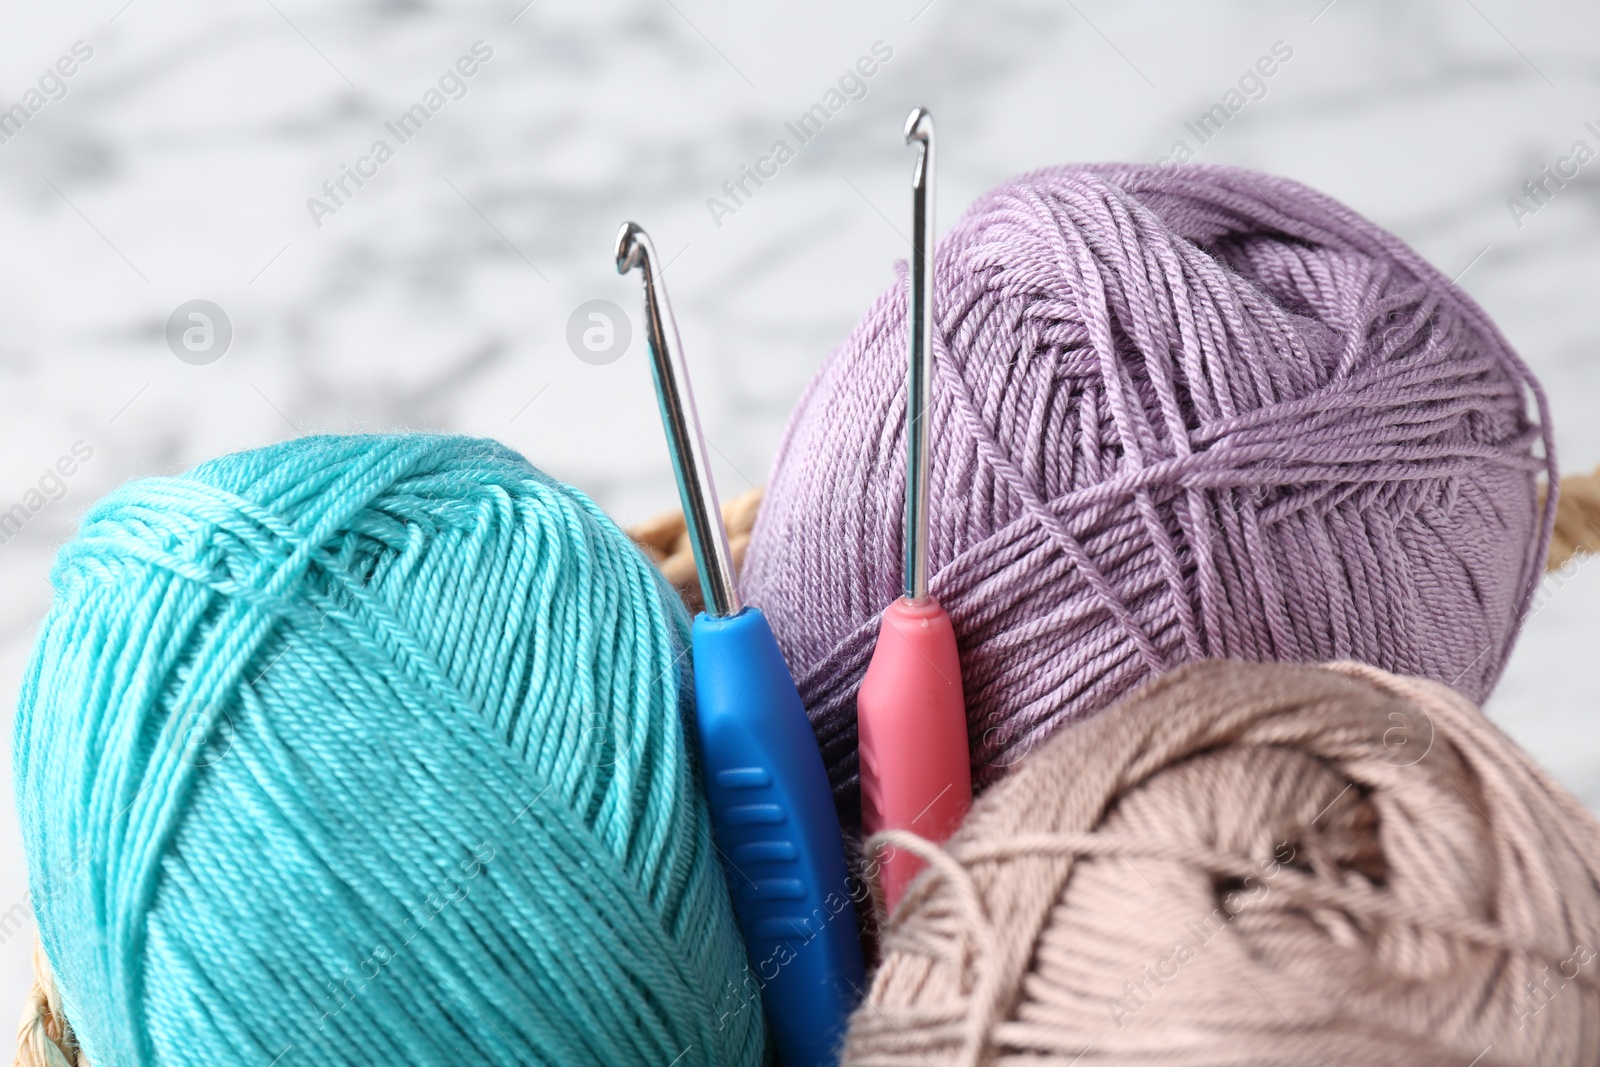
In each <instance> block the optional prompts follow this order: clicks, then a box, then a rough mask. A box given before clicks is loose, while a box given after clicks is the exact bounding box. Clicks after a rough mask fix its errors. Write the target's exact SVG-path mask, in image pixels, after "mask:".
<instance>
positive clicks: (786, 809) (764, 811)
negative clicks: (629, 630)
mask: <svg viewBox="0 0 1600 1067" xmlns="http://www.w3.org/2000/svg"><path fill="white" fill-rule="evenodd" d="M659 262H660V261H659V260H658V259H657V258H656V254H655V247H654V246H653V245H652V244H651V242H650V237H649V235H647V234H646V233H645V232H644V230H642V229H641V228H640V227H639V226H638V225H636V224H634V223H631V222H630V223H627V224H626V225H624V226H623V227H622V231H621V232H620V233H619V234H618V235H617V272H618V273H619V274H626V273H627V272H628V271H630V270H632V269H633V268H634V267H638V268H639V269H640V270H641V271H642V272H643V274H644V305H645V337H646V340H647V341H648V343H649V348H650V365H651V370H652V372H653V374H654V377H655V385H656V398H657V400H658V401H659V402H660V405H661V422H662V425H663V427H664V428H665V430H666V435H667V447H668V451H669V452H670V453H671V455H672V468H673V473H674V474H675V475H676V476H677V480H678V494H679V496H680V497H681V498H682V501H683V517H684V521H685V523H686V525H687V527H688V534H689V542H690V544H691V545H692V546H693V548H694V559H695V566H696V568H697V569H698V571H699V575H700V587H701V590H702V592H703V593H704V594H705V603H706V610H705V611H704V612H702V613H701V614H699V615H697V616H695V620H694V629H693V636H692V645H693V652H694V689H695V723H696V728H697V732H698V734H699V741H700V755H701V763H702V774H703V775H704V777H705V787H706V794H707V797H708V799H709V801H710V807H711V822H712V828H713V830H714V832H715V834H716V844H717V848H718V850H719V851H720V852H721V853H722V863H723V870H724V872H725V873H726V875H727V878H728V890H729V893H730V895H731V896H732V897H733V906H734V911H735V913H736V914H737V916H738V919H739V927H740V929H741V931H742V932H743V934H744V942H745V948H746V950H747V952H748V953H749V957H750V968H751V970H752V971H753V972H754V973H755V976H756V979H757V981H758V982H760V983H761V986H762V989H761V999H762V1002H763V1004H764V1005H765V1007H766V1013H767V1026H768V1029H769V1031H770V1032H771V1034H772V1038H773V1044H774V1046H775V1048H776V1050H777V1053H778V1060H779V1062H780V1063H781V1064H782V1065H783V1067H831V1065H833V1064H836V1063H837V1062H838V1058H839V1050H840V1047H841V1045H842V1044H843V1041H844V1032H845V1026H846V1024H847V1022H848V1021H849V1017H850V1012H851V1010H852V1009H854V1007H855V1005H856V1002H857V1000H858V999H859V995H860V993H859V991H860V990H861V988H862V986H863V984H864V973H863V972H864V967H863V964H862V956H861V942H860V938H859V935H858V933H857V929H856V914H855V902H854V900H853V898H852V895H851V892H850V888H851V887H850V884H849V881H848V871H847V869H846V867H845V860H844V841H843V838H842V837H841V836H840V832H839V818H838V813H837V812H836V811H835V809H834V806H833V792H832V790H831V789H830V788H829V785H828V774H827V770H826V769H825V768H824V766H823V763H822V753H821V752H820V751H819V750H818V748H817V740H816V735H815V734H813V733H812V731H811V724H810V722H809V721H808V720H807V718H806V712H805V707H804V706H803V705H802V704H801V703H800V695H799V693H797V692H796V691H795V687H794V679H793V678H792V677H791V676H790V674H789V668H788V665H787V664H785V663H784V660H783V654H782V653H781V652H780V651H779V650H778V643H777V641H776V640H775V639H774V638H773V636H772V630H771V628H770V627H769V626H768V625H767V620H766V617H765V616H764V615H762V614H761V612H760V611H759V610H758V609H756V608H754V607H749V606H745V605H742V604H741V603H740V601H739V591H738V586H737V585H736V583H735V580H734V574H733V561H732V558H731V555H730V553H729V551H728V537H727V531H726V530H724V529H723V526H722V511H721V509H720V507H719V506H718V503H717V490H716V486H715V485H714V484H713V483H712V481H711V469H710V465H709V463H708V462H707V460H706V448H705V439H704V437H702V436H701V433H700V418H699V415H698V413H697V412H696V411H695V406H694V395H693V393H692V392H691V391H690V388H689V371H688V366H687V365H686V364H685V362H684V358H683V348H682V344H681V342H680V340H679V338H678V327H677V323H676V322H675V321H674V320H673V317H672V308H671V307H670V306H669V305H668V303H667V292H666V288H665V287H664V285H663V284H662V281H661V276H660V274H659V273H658V264H659Z"/></svg>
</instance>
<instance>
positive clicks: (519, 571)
mask: <svg viewBox="0 0 1600 1067" xmlns="http://www.w3.org/2000/svg"><path fill="white" fill-rule="evenodd" d="M52 581H53V583H54V585H55V589H56V595H55V602H54V605H53V607H52V609H51V611H50V614H49V617H48V618H47V620H46V621H45V623H44V625H43V630H42V633H41V634H40V636H39V639H38V644H37V647H36V650H35V653H34V656H33V659H32V662H31V666H30V667H29V669H28V672H27V675H26V679H25V683H24V686H23V689H22V694H21V700H20V711H19V716H18V720H17V727H16V737H15V752H16V757H15V761H16V781H17V791H18V807H19V809H20V811H21V816H22V825H23V831H24V841H25V845H26V850H27V855H28V862H29V873H30V880H31V886H32V891H33V900H34V908H35V911H36V914H37V917H38V922H39V929H40V935H41V941H42V944H43V946H44V949H45V951H46V953H47V954H48V957H49V962H50V964H51V965H52V967H53V969H54V971H55V975H56V978H57V981H58V984H59V987H60V990H61V995H62V1000H63V1003H64V1008H65V1015H66V1017H67V1018H68V1020H69V1021H70V1022H71V1024H72V1026H73V1028H74V1029H75V1030H76V1033H77V1035H78V1038H79V1039H80V1040H81V1042H82V1044H83V1046H84V1049H85V1051H86V1052H87V1054H88V1057H89V1060H90V1061H91V1062H92V1063H94V1064H95V1065H96V1067H122V1065H131V1064H142V1065H154V1064H162V1065H166V1064H172V1065H177V1064H195V1065H207V1067H210V1065H217V1064H246V1063H249V1064H267V1063H274V1064H276V1065H279V1067H292V1065H294V1064H302V1063H303V1064H317V1065H321V1064H328V1063H347V1062H358V1061H359V1062H372V1063H392V1064H415V1065H432V1064H440V1065H444V1064H450V1065H455V1064H460V1063H466V1062H470V1063H485V1064H507V1065H509V1064H533V1063H538V1064H578V1063H607V1064H667V1063H677V1064H679V1065H684V1064H691V1063H693V1064H705V1065H712V1064H715V1065H719V1067H720V1065H724V1064H757V1063H760V1062H762V1058H763V1055H764V1052H765V1044H766V1038H765V1032H764V1023H763V1021H762V1018H761V1014H760V1011H759V1008H758V1007H750V1006H748V1005H746V1004H745V1002H744V998H743V997H741V996H738V995H737V994H738V991H742V990H743V989H745V988H746V986H747V985H748V984H750V977H749V975H748V972H747V970H746V965H745V954H744V948H743V945H742V942H741V941H740V940H739V937H738V934H737V931H736V929H735V927H734V923H733V917H732V913H731V911H730V908H729V902H728V896H727V888H726V885H725V883H724V879H723V875H722V871H721V869H720V866H719V865H718V863H717V859H716V854H715V852H714V851H713V848H712V845H711V842H710V827H709V821H708V818H707V814H706V810H705V806H704V803H703V801H702V799H701V793H700V790H699V786H698V782H697V778H696V773H697V772H696V769H695V767H694V765H693V764H692V762H691V758H690V754H689V752H688V751H687V749H686V747H685V738H684V732H683V718H684V716H685V714H686V713H687V707H686V701H687V699H688V698H687V695H686V693H687V690H686V686H687V684H688V675H687V662H688V661H687V657H686V655H685V653H686V651H687V640H688V620H687V617H686V616H685V614H684V612H683V609H682V607H681V606H680V605H679V604H678V602H677V600H676V597H675V596H674V595H673V594H672V592H671V590H670V588H669V587H667V586H666V584H665V583H664V582H663V581H662V580H661V578H660V577H659V575H657V574H656V572H655V571H654V570H653V568H651V566H650V565H649V563H648V562H647V561H646V560H645V558H644V557H643V556H642V555H641V554H640V553H639V551H638V550H637V549H636V548H635V547H634V546H633V545H632V544H631V543H630V542H629V541H628V540H627V539H626V538H625V537H624V535H623V534H622V533H621V532H620V531H619V530H618V529H617V528H616V527H615V526H614V525H613V524H612V523H611V521H610V520H609V519H607V518H606V517H605V516H604V515H603V514H602V513H601V511H600V510H599V509H598V508H597V507H596V506H595V505H594V504H593V503H591V502H590V501H589V500H588V499H587V498H585V497H584V496H582V494H580V493H578V492H577V491H576V490H574V489H571V488H569V487H567V486H564V485H561V484H560V483H558V482H555V481H554V480H552V479H550V478H548V477H546V476H545V475H543V474H541V473H539V472H538V471H536V470H535V469H533V468H532V467H531V466H529V465H528V464H527V462H526V461H525V460H523V459H522V458H520V457H519V456H517V455H516V454H514V453H512V452H510V451H509V450H507V449H505V448H503V447H501V446H499V445H497V444H495V443H493V442H490V441H483V440H474V439H469V438H459V437H440V436H431V435H414V436H411V435H407V436H358V437H315V438H303V439H300V440H297V441H294V442H291V443H287V444H282V445H277V446H274V447H270V448H264V449H260V450H257V451H251V452H245V453H241V454H237V455H232V456H228V457H225V458H222V459H219V460H216V461H213V462H210V463H207V464H205V465H203V466H201V467H199V468H197V469H196V470H194V471H193V472H191V473H189V474H186V475H183V476H181V477H172V478H156V479H150V480H146V481H139V482H134V483H131V484H129V485H127V486H125V487H123V488H121V489H119V490H117V491H115V492H113V493H112V494H111V495H110V496H108V497H107V498H105V499H104V500H102V501H101V502H99V503H98V504H97V505H96V506H95V507H94V508H93V509H92V511H91V512H90V513H89V515H88V516H87V518H86V519H85V520H84V523H83V526H82V528H81V530H80V531H79V533H78V535H77V537H76V538H75V539H74V540H73V541H71V542H69V543H68V544H67V545H66V546H65V547H64V548H63V549H62V550H61V552H60V554H59V556H58V558H57V562H56V565H55V569H54V572H53V575H52Z"/></svg>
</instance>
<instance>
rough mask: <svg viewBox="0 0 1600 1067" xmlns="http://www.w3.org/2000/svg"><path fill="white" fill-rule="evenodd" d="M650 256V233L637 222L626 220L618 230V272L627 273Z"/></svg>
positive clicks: (646, 260)
mask: <svg viewBox="0 0 1600 1067" xmlns="http://www.w3.org/2000/svg"><path fill="white" fill-rule="evenodd" d="M649 258H650V235H649V234H647V233H645V232H644V227H643V226H640V225H639V224H638V223H637V222H624V223H623V224H622V229H620V230H618V231H617V273H618V274H626V273H628V272H629V271H630V270H632V269H633V268H635V267H637V266H640V265H642V264H644V263H646V262H648V260H649Z"/></svg>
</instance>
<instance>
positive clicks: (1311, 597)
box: [743, 165, 1555, 824]
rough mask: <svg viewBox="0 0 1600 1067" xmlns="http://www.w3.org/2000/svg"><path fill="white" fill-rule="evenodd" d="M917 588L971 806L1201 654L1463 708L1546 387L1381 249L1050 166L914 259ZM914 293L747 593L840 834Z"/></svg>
mask: <svg viewBox="0 0 1600 1067" xmlns="http://www.w3.org/2000/svg"><path fill="white" fill-rule="evenodd" d="M937 255H938V278H939V288H938V297H939V300H938V304H937V309H936V311H937V318H938V322H937V326H936V329H935V337H934V344H935V370H934V374H935V378H934V382H935V387H934V388H935V402H934V407H933V410H932V413H931V417H932V420H933V431H932V441H933V470H932V476H931V496H932V501H931V510H932V522H931V544H930V546H929V552H930V569H931V573H932V579H931V585H932V591H933V594H934V595H935V596H936V597H938V599H939V600H940V601H941V603H943V605H944V607H945V609H946V610H947V611H948V612H949V613H950V617H951V619H952V620H953V622H954V623H955V628H956V634H957V637H958V640H959V643H960V649H961V666H962V678H963V683H964V686H965V690H966V700H967V721H968V732H969V736H970V740H971V744H972V758H973V775H974V781H975V782H976V783H978V784H984V783H987V782H989V781H992V780H994V779H995V778H997V777H998V776H999V775H1000V774H1001V773H1003V770H1004V768H1005V767H1006V766H1009V765H1010V764H1012V763H1014V762H1016V760H1018V759H1019V758H1021V756H1022V755H1023V754H1024V753H1026V752H1027V751H1028V750H1029V749H1031V748H1032V747H1034V746H1035V745H1037V744H1038V743H1039V742H1041V741H1042V740H1044V739H1045V738H1046V737H1048V736H1049V735H1050V734H1051V733H1052V732H1053V731H1055V730H1057V729H1059V728H1060V727H1061V726H1062V725H1064V724H1066V723H1069V722H1072V721H1074V720H1076V719H1081V718H1083V717H1085V716H1087V715H1090V714H1092V713H1094V712H1096V711H1098V710H1100V709H1101V708H1104V707H1105V706H1107V705H1108V704H1110V703H1112V702H1113V701H1114V700H1116V699H1117V698H1118V697H1120V696H1122V695H1123V694H1125V693H1127V692H1128V691H1130V690H1131V689H1133V688H1134V687H1136V686H1138V685H1139V684H1140V683H1142V682H1145V681H1147V680H1148V679H1150V678H1152V677H1154V676H1156V675H1159V674H1161V673H1162V672H1164V671H1168V670H1171V669H1173V668H1175V667H1177V666H1179V665H1180V664H1183V663H1187V662H1190V661H1192V660H1198V659H1203V658H1231V659H1241V660H1256V661H1266V660H1284V661H1304V662H1316V661H1325V660H1334V659H1356V660H1362V661H1365V662H1367V663H1370V664H1373V665H1375V666H1378V667H1381V668H1384V669H1386V670H1390V671H1395V672H1398V673H1401V674H1414V675H1421V676H1424V677H1428V678H1433V679H1437V680H1439V681H1442V682H1445V683H1447V684H1449V685H1452V686H1454V687H1456V688H1457V689H1459V690H1461V691H1462V692H1463V693H1465V694H1466V695H1467V696H1468V697H1469V698H1471V699H1472V700H1473V701H1481V700H1482V699H1483V697H1484V696H1485V695H1486V694H1487V693H1488V691H1489V690H1490V688H1491V687H1492V686H1493V685H1494V682H1495V680H1496V679H1497V678H1498V677H1499V674H1500V671H1501V668H1502V667H1503V665H1504V663H1505V660H1506V657H1507V655H1508V653H1509V651H1510V649H1511V645H1512V641H1513V639H1514V638H1515V635H1516V632H1517V630H1518V627H1519V625H1520V623H1521V621H1522V617H1523V615H1524V613H1525V612H1526V610H1527V607H1528V604H1529V601H1530V598H1531V597H1532V595H1533V591H1534V588H1535V586H1536V583H1537V581H1538V576H1539V572H1540V567H1541V565H1542V562H1543V558H1544V553H1545V547H1546V543H1547V541H1548V538H1549V531H1550V523H1551V518H1552V514H1553V512H1552V510H1551V508H1550V507H1549V506H1547V507H1546V508H1545V509H1544V511H1543V512H1541V511H1540V508H1539V504H1538V495H1537V481H1538V475H1539V474H1540V472H1545V473H1546V474H1547V475H1550V476H1552V478H1553V475H1554V472H1555V468H1554V454H1553V448H1552V443H1551V440H1550V433H1549V419H1548V413H1547V410H1546V405H1545V400H1544V396H1543V394H1542V392H1541V391H1540V388H1539V385H1538V383H1537V382H1536V381H1535V380H1534V378H1533V376H1532V375H1531V373H1530V372H1529V371H1528V369H1527V367H1526V366H1525V365H1524V364H1523V363H1522V361H1521V360H1520V359H1518V357H1517V355H1516V354H1515V353H1514V352H1513V351H1512V350H1511V348H1510V346H1509V345H1508V344H1507V343H1506V341H1505V339H1504V338H1503V337H1502V336H1501V334H1500V332H1499V330H1498V329H1496V327H1495V326H1494V324H1493V323H1492V322H1491V321H1490V320H1489V318H1488V316H1487V315H1486V314H1485V313H1484V312H1483V310H1482V309H1481V308H1479V307H1478V305H1477V304H1476V303H1474V302H1473V301H1472V300H1471V299H1470V298H1469V297H1468V296H1466V294H1464V293H1463V292H1462V291H1461V290H1460V289H1459V288H1457V287H1456V286H1455V285H1453V284H1452V283H1451V282H1450V281H1449V279H1447V278H1446V277H1444V276H1443V275H1442V274H1440V272H1439V271H1437V270H1436V269H1434V268H1433V267H1432V266H1430V265H1429V264H1427V263H1426V262H1425V261H1424V260H1423V259H1422V257H1420V256H1419V255H1417V253H1416V252H1414V251H1413V250H1412V249H1410V248H1409V247H1407V246H1406V245H1405V244H1404V243H1403V242H1401V241H1400V240H1399V239H1398V238H1396V237H1394V236H1393V235H1392V234H1389V233H1387V232H1385V231H1384V230H1383V229H1381V228H1380V227H1378V226H1376V225H1374V224H1373V223H1371V222H1369V221H1367V220H1366V219H1364V218H1362V217H1361V216H1359V215H1357V214H1356V213H1355V212H1353V211H1351V210H1350V209H1349V208H1347V207H1345V206H1343V205H1341V204H1339V203H1336V202H1335V201H1333V200H1331V199H1329V198H1328V197H1326V196H1323V195H1321V194H1320V193H1317V192H1314V191H1313V190H1311V189H1308V188H1306V187H1305V186H1303V185H1300V184H1298V183H1296V182H1292V181H1287V180H1285V179H1282V178H1275V177H1270V176H1267V175H1264V174H1258V173H1254V172H1249V171H1243V170H1236V169H1232V168H1224V167H1209V166H1187V167H1179V168H1165V169H1163V168H1158V167H1154V166H1142V165H1095V166H1073V167H1057V168H1050V169H1046V170H1041V171H1036V172H1034V173H1032V174H1027V175H1024V176H1022V177H1020V178H1017V179H1015V180H1013V181H1010V182H1007V183H1005V184H1004V185H1001V186H1000V187H998V188H996V189H994V190H993V191H991V192H989V193H988V194H986V195H985V196H983V197H982V198H980V199H979V200H978V201H977V203H975V204H974V205H973V206H972V207H971V208H970V209H969V210H968V211H967V213H966V215H965V216H964V217H963V218H962V219H961V220H960V221H959V222H958V223H957V225H956V226H955V227H954V229H952V230H951V232H950V233H949V234H948V235H947V236H946V237H945V238H944V240H943V241H941V242H940V244H939V247H938V253H937ZM905 307H906V298H905V285H904V275H903V269H902V278H901V284H899V285H896V286H894V287H892V288H891V289H890V290H889V291H888V292H886V293H885V294H884V295H883V296H882V297H880V298H879V300H878V301H877V303H875V304H874V305H873V306H872V308H871V309H870V310H869V311H868V312H867V315H866V317H865V318H864V319H863V320H862V321H861V323H860V325H859V326H857V327H856V330H855V332H854V333H852V334H851V335H850V337H849V339H848V340H847V341H846V342H845V343H844V345H843V346H842V347H840V348H839V349H838V350H837V351H835V352H834V353H833V355H832V356H831V357H830V358H829V360H828V361H827V363H826V364H825V365H824V366H823V367H822V369H821V370H820V371H819V372H818V374H817V376H816V378H815V379H814V380H813V381H812V383H811V385H810V386H809V388H808V389H807V390H806V393H805V395H804V396H803V397H802V399H801V401H800V404H799V406H798V408H797V409H796V411H795V412H794V414H793V416H792V417H791V419H790V422H789V427H788V430H787V432H786V434H785V437H784V441H783V444H782V446H781V447H780V450H779V453H778V458H777V460H776V463H775V465H774V469H773V472H772V477H771V481H770V484H769V487H768V490H767V496H766V499H765V501H764V503H763V506H762V510H761V515H760V518H759V520H758V521H757V524H756V528H755V531H754V535H753V538H752V540H751V543H750V548H749V553H748V556H747V557H746V563H745V571H744V579H743V584H744V588H745V590H746V592H747V594H748V596H749V598H750V599H751V601H752V602H754V603H756V604H759V605H760V606H761V607H762V608H763V609H764V610H765V611H766V613H767V617H768V618H769V619H770V620H771V623H772V626H773V629H774V630H775V631H776V633H777V636H778V640H779V642H780V644H781V645H782V647H783V651H784V653H785V655H787V656H788V658H789V662H790V666H791V667H792V668H793V670H794V672H795V675H796V678H797V680H798V682H799V686H800V692H801V696H802V697H803V698H804V700H805V702H806V706H807V707H808V708H809V709H810V712H811V716H812V722H813V725H814V726H815V728H816V731H817V735H818V739H819V741H820V742H821V744H822V746H823V752H824V755H825V758H826V761H827V764H828V770H829V774H830V775H831V777H832V779H833V782H834V787H835V790H836V795H837V799H838V801H839V807H840V812H841V815H842V816H843V818H844V819H845V821H846V822H847V823H849V824H854V823H855V822H856V821H857V820H858V819H859V804H858V798H857V782H858V779H857V769H856V719H855V696H856V689H857V687H858V686H859V685H860V682H861V678H862V675H863V673H864V672H865V670H866V666H867V661H868V659H869V657H870V656H871V653H872V648H873V643H874V641H875V639H876V635H877V630H878V616H879V614H880V613H881V612H882V610H883V609H884V607H885V606H886V605H888V604H889V603H890V602H891V601H892V600H894V599H895V597H897V596H898V595H899V594H900V575H901V550H902V529H901V523H902V511H901V509H902V500H903V494H904V490H905V458H904V457H905V444H904V440H905V438H904V432H905V390H906V386H905V363H906V325H905V314H906V312H905Z"/></svg>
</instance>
